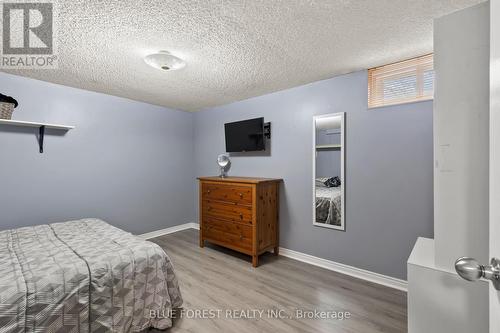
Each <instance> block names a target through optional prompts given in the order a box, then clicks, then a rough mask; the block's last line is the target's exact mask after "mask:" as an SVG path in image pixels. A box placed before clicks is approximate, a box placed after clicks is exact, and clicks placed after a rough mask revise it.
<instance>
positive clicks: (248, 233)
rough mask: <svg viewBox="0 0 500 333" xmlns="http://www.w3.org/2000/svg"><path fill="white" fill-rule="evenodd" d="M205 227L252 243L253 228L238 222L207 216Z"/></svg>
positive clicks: (204, 222) (204, 221) (204, 220)
mask: <svg viewBox="0 0 500 333" xmlns="http://www.w3.org/2000/svg"><path fill="white" fill-rule="evenodd" d="M203 225H205V226H207V227H210V228H214V229H216V230H220V231H224V232H227V233H230V234H233V235H235V236H237V237H239V238H241V239H243V238H244V239H246V240H248V241H250V242H251V241H252V226H250V225H245V224H242V223H238V222H232V221H224V220H220V219H217V218H214V217H210V216H207V217H205V218H204V219H203Z"/></svg>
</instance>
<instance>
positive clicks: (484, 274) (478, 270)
mask: <svg viewBox="0 0 500 333" xmlns="http://www.w3.org/2000/svg"><path fill="white" fill-rule="evenodd" d="M455 270H456V271H457V273H458V275H460V276H461V277H462V278H463V279H465V280H467V281H476V280H479V279H480V278H485V279H487V280H491V281H492V282H493V285H494V286H495V289H497V290H500V260H499V259H497V258H492V259H491V263H490V264H489V265H481V264H480V263H479V262H477V260H476V259H474V258H469V257H462V258H458V259H457V261H455Z"/></svg>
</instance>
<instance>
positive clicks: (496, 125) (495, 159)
mask: <svg viewBox="0 0 500 333" xmlns="http://www.w3.org/2000/svg"><path fill="white" fill-rule="evenodd" d="M499 19H500V0H491V2H490V114H489V115H490V117H489V120H490V135H489V137H490V139H489V149H490V153H489V257H490V258H492V260H491V262H490V263H478V262H477V261H476V260H475V259H473V258H462V260H458V261H457V262H456V265H455V267H456V270H457V273H458V274H459V275H460V276H462V277H463V278H465V279H467V280H470V281H473V280H477V279H479V278H485V279H487V280H491V283H489V318H490V319H489V322H490V323H489V331H490V333H498V332H500V21H499ZM497 258H498V259H497Z"/></svg>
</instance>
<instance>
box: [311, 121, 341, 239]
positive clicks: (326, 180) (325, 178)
mask: <svg viewBox="0 0 500 333" xmlns="http://www.w3.org/2000/svg"><path fill="white" fill-rule="evenodd" d="M313 133H314V135H313V152H314V153H313V196H314V198H313V200H314V208H313V224H314V225H316V226H321V227H325V228H331V229H337V230H345V195H344V192H345V183H344V165H345V113H333V114H327V115H321V116H315V117H314V118H313Z"/></svg>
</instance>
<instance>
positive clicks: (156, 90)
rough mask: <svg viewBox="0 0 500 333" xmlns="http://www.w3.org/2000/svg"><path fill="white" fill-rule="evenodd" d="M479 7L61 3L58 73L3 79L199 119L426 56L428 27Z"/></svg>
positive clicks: (446, 2)
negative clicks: (167, 64)
mask: <svg viewBox="0 0 500 333" xmlns="http://www.w3.org/2000/svg"><path fill="white" fill-rule="evenodd" d="M479 2H481V0H330V1H328V0H324V1H320V0H309V1H306V0H302V1H300V0H293V1H292V0H289V1H287V0H282V1H272V0H259V1H257V0H247V1H243V0H227V1H225V0H211V1H210V0H197V1H181V0H170V1H165V0H148V1H145V0H116V1H110V0H92V1H90V0H71V1H62V0H59V15H58V19H59V29H58V33H59V37H58V40H59V42H58V45H59V51H58V54H59V69H57V70H37V71H34V70H24V71H8V72H9V73H13V74H18V75H23V76H28V77H32V78H36V79H40V80H44V81H49V82H54V83H59V84H63V85H67V86H73V87H78V88H83V89H88V90H93V91H98V92H103V93H107V94H111V95H117V96H123V97H127V98H131V99H135V100H140V101H145V102H149V103H152V104H158V105H163V106H167V107H171V108H176V109H181V110H187V111H196V110H200V109H202V108H206V107H211V106H216V105H222V104H226V103H229V102H233V101H237V100H242V99H245V98H248V97H252V96H258V95H262V94H265V93H269V92H273V91H277V90H281V89H286V88H289V87H294V86H298V85H301V84H304V83H308V82H312V81H317V80H321V79H326V78H330V77H332V76H335V75H338V74H343V73H347V72H351V71H356V70H360V69H364V68H369V67H374V66H378V65H382V64H386V63H390V62H393V61H397V60H402V59H406V58H410V57H413V56H417V55H422V54H426V53H429V52H431V51H432V20H433V18H436V17H439V16H441V15H444V14H446V13H449V12H452V11H455V10H458V9H461V8H465V7H467V6H469V5H473V4H476V3H479ZM159 50H168V51H170V52H171V53H172V54H174V55H176V56H178V57H181V58H183V59H184V60H185V61H186V62H187V67H186V68H184V69H183V70H180V71H176V72H162V71H160V70H157V69H154V68H151V67H148V66H147V65H146V64H145V63H144V61H143V57H144V56H145V55H147V54H149V53H153V52H155V51H159Z"/></svg>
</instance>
